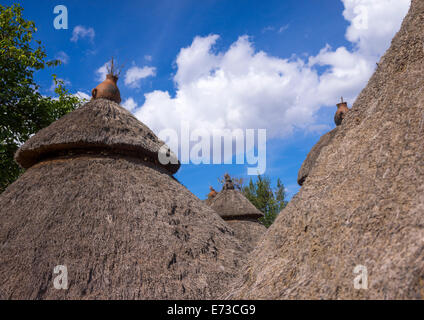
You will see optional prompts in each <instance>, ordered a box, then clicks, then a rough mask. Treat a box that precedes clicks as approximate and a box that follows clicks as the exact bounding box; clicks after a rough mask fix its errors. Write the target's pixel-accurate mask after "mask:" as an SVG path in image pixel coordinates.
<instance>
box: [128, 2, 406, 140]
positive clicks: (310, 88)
mask: <svg viewBox="0 0 424 320" xmlns="http://www.w3.org/2000/svg"><path fill="white" fill-rule="evenodd" d="M342 1H343V3H344V5H345V10H344V11H343V16H344V17H345V19H346V20H347V21H348V22H349V23H350V25H349V27H348V28H347V31H346V39H347V40H349V41H350V42H352V43H353V45H354V46H353V47H354V48H353V49H352V50H349V49H347V48H346V47H339V48H334V49H333V48H331V47H330V46H329V45H325V46H324V47H323V49H322V50H321V51H320V52H319V53H318V54H317V55H316V56H310V57H307V58H306V59H301V58H296V57H294V58H290V59H282V58H278V57H273V56H270V55H268V54H267V53H266V52H263V51H257V50H255V47H254V44H253V42H252V40H251V39H250V38H249V37H248V36H241V37H239V38H238V40H237V41H236V42H234V43H233V44H232V45H231V46H230V48H228V50H226V51H223V52H216V50H213V47H214V45H215V43H216V42H217V41H218V39H219V36H218V35H209V36H207V37H195V38H194V40H193V42H192V44H191V45H190V46H189V47H187V48H183V49H181V50H180V52H179V54H178V56H177V59H176V67H177V72H176V74H175V76H174V82H175V85H176V88H177V89H176V93H175V96H171V95H170V94H169V93H168V92H167V91H160V90H156V91H153V92H150V93H147V94H145V102H144V105H143V106H142V108H139V109H137V110H136V112H135V115H136V116H137V117H138V118H139V119H140V120H142V121H143V122H144V123H146V124H147V125H149V126H150V127H151V128H152V129H153V130H155V131H156V132H158V131H160V130H162V129H164V128H173V129H176V130H178V129H179V126H180V124H181V123H182V122H183V121H186V122H188V123H189V124H190V127H191V128H193V129H201V130H209V131H210V132H212V131H213V130H218V131H219V130H224V129H225V128H227V129H236V128H242V129H243V128H266V129H267V130H268V131H267V132H268V137H284V136H287V135H289V134H291V133H293V132H294V131H295V130H296V129H304V130H309V129H311V130H316V129H317V128H322V124H320V123H319V122H318V121H317V112H318V110H319V109H320V108H321V107H323V106H334V104H335V103H336V102H338V99H339V98H340V96H343V97H345V98H346V99H348V100H349V101H351V102H353V100H354V99H355V97H356V96H357V94H358V93H359V92H360V90H361V89H362V88H363V87H364V86H365V85H366V83H367V81H368V79H369V77H370V76H371V74H372V73H373V71H374V69H375V63H376V62H377V61H378V59H379V58H380V56H381V55H382V54H383V53H384V51H385V50H386V49H387V47H388V46H389V44H390V39H391V38H392V37H393V36H394V34H395V32H396V31H397V30H398V29H399V26H400V23H401V21H402V18H403V17H404V16H405V14H406V12H407V10H408V8H409V4H410V0H342ZM318 67H320V68H318ZM322 68H324V72H319V71H318V69H320V70H322Z"/></svg>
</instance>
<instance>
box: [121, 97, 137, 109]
mask: <svg viewBox="0 0 424 320" xmlns="http://www.w3.org/2000/svg"><path fill="white" fill-rule="evenodd" d="M122 106H123V107H124V108H125V109H127V110H128V111H134V110H135V109H136V108H137V103H136V102H135V101H134V99H133V98H132V97H129V98H128V99H127V100H125V101H124V102H123V103H122Z"/></svg>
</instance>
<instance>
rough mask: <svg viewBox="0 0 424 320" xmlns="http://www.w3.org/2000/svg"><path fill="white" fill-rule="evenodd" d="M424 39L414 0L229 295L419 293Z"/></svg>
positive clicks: (423, 20) (422, 10) (422, 290)
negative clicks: (364, 84)
mask: <svg viewBox="0 0 424 320" xmlns="http://www.w3.org/2000/svg"><path fill="white" fill-rule="evenodd" d="M423 41H424V1H422V0H412V5H411V9H410V11H409V13H408V15H407V16H406V18H405V20H404V22H403V24H402V27H401V29H400V31H399V32H398V33H397V35H396V36H395V37H394V39H393V41H392V44H391V47H390V49H389V50H388V51H387V52H386V54H385V55H384V56H383V57H382V59H381V61H380V63H379V64H378V66H377V69H376V72H375V73H374V75H373V76H372V78H371V79H370V81H369V82H368V85H367V87H366V88H365V89H364V90H363V91H362V93H361V94H360V95H359V97H358V98H357V100H356V102H355V104H354V105H353V107H352V109H351V110H350V111H349V113H348V114H347V116H346V118H345V119H344V120H343V123H342V125H341V126H340V127H338V129H337V130H336V131H335V132H334V136H333V137H332V139H329V140H331V141H327V142H328V143H327V144H326V146H325V147H322V148H321V150H320V152H318V154H317V156H316V158H315V160H314V161H312V162H313V165H312V166H311V167H310V168H309V170H307V178H306V180H305V181H304V183H303V186H302V188H301V190H300V191H299V193H298V194H297V195H296V196H295V197H294V198H293V199H292V200H291V201H290V203H289V204H288V205H287V207H286V208H285V209H284V211H283V212H284V214H280V215H279V216H278V217H277V219H276V221H275V222H274V224H273V225H272V226H271V227H270V228H269V230H268V231H267V233H266V235H265V237H264V238H263V240H262V241H261V243H260V245H259V246H258V247H257V249H255V250H254V251H253V252H252V254H251V255H250V259H249V262H248V263H247V264H246V265H245V268H244V270H243V271H242V272H241V273H240V278H239V279H238V281H236V282H235V283H234V284H233V287H234V288H233V289H232V292H231V294H230V297H232V298H247V299H252V298H253V299H296V298H297V299H421V300H422V299H424V183H423V181H424V156H423V155H424V46H423ZM329 136H331V134H329V135H328V136H327V138H329ZM358 277H359V278H358ZM365 279H367V280H368V281H362V280H365ZM359 280H361V281H359ZM355 284H356V285H355ZM358 284H360V285H358Z"/></svg>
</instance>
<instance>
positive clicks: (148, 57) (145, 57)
mask: <svg viewBox="0 0 424 320" xmlns="http://www.w3.org/2000/svg"><path fill="white" fill-rule="evenodd" d="M144 59H146V60H147V61H152V56H149V55H147V54H146V55H145V56H144Z"/></svg>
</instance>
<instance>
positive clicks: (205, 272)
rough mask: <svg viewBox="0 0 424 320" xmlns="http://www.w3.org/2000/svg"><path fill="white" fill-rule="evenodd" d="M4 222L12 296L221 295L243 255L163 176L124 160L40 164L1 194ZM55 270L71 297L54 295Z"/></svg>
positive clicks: (211, 215) (0, 236)
mask: <svg viewBox="0 0 424 320" xmlns="http://www.w3.org/2000/svg"><path fill="white" fill-rule="evenodd" d="M0 220H1V225H0V257H1V263H0V292H1V293H2V295H3V297H5V298H14V299H15V298H19V299H50V298H54V299H56V298H59V299H61V298H66V299H79V298H84V299H92V298H96V299H100V298H101V299H188V298H190V299H204V298H213V297H215V296H217V295H219V294H220V293H221V292H222V290H224V289H225V287H226V286H227V285H228V283H229V281H230V280H231V279H232V277H233V276H234V274H235V273H236V272H238V270H239V268H240V264H241V258H240V257H241V254H242V252H243V250H244V248H242V247H241V246H240V244H239V242H238V240H237V239H236V238H235V237H234V235H233V231H232V230H231V229H230V228H229V227H228V226H227V224H226V223H225V222H224V221H223V220H222V219H221V218H220V217H219V216H218V215H217V214H216V213H215V212H214V211H213V210H212V209H210V208H208V207H207V206H206V205H204V204H202V202H201V201H200V200H199V199H197V198H196V197H195V196H194V195H193V194H192V193H190V192H189V191H188V190H187V189H186V188H184V187H183V186H182V185H181V184H180V183H178V182H177V181H176V180H175V179H173V178H172V177H171V176H169V175H168V174H167V173H166V171H165V170H164V169H161V170H158V169H156V168H152V167H150V165H148V164H147V165H146V164H144V163H142V162H141V161H140V160H134V159H129V158H128V159H125V158H122V157H120V158H118V157H116V158H112V157H102V156H78V157H75V158H72V159H59V160H52V161H45V162H41V163H38V164H36V165H35V166H33V167H31V168H30V169H28V170H27V171H26V172H25V173H24V174H23V175H22V176H21V177H20V178H19V179H18V180H17V181H16V182H15V183H13V184H12V185H11V186H10V187H9V188H8V189H7V190H6V191H5V192H3V193H2V194H1V196H0ZM56 265H66V266H67V268H68V273H69V275H68V280H69V289H68V290H56V289H54V288H53V279H54V278H55V276H56V275H54V274H53V268H54V267H55V266H56Z"/></svg>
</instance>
